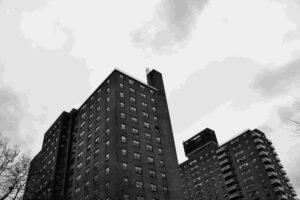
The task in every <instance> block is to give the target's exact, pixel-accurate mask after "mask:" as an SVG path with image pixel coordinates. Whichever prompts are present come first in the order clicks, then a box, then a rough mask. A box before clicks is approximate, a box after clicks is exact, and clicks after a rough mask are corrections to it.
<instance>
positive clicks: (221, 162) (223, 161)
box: [220, 159, 230, 165]
mask: <svg viewBox="0 0 300 200" xmlns="http://www.w3.org/2000/svg"><path fill="white" fill-rule="evenodd" d="M228 163H230V161H229V160H228V159H225V160H222V161H220V165H224V164H228Z"/></svg>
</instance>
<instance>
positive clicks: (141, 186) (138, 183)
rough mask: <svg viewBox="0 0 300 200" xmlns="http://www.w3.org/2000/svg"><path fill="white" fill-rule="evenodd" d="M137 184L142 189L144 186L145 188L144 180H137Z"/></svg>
mask: <svg viewBox="0 0 300 200" xmlns="http://www.w3.org/2000/svg"><path fill="white" fill-rule="evenodd" d="M135 186H136V188H138V189H142V188H143V182H142V181H136V184H135Z"/></svg>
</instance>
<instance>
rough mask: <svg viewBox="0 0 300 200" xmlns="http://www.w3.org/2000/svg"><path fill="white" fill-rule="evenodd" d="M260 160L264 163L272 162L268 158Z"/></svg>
mask: <svg viewBox="0 0 300 200" xmlns="http://www.w3.org/2000/svg"><path fill="white" fill-rule="evenodd" d="M261 160H262V161H263V163H265V164H271V163H272V161H271V159H270V158H262V159H261Z"/></svg>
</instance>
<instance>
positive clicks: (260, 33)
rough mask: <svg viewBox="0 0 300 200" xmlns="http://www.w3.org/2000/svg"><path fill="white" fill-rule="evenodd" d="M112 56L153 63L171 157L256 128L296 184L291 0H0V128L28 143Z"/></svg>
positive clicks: (299, 16)
mask: <svg viewBox="0 0 300 200" xmlns="http://www.w3.org/2000/svg"><path fill="white" fill-rule="evenodd" d="M115 67H118V68H120V69H122V70H123V71H125V72H127V73H129V74H131V75H133V76H135V77H138V78H139V79H142V80H144V81H146V74H145V68H146V67H150V68H154V69H156V70H158V71H160V72H162V73H163V76H164V81H165V87H166V90H167V97H168V102H169V107H170V112H171V118H172V124H173V129H174V134H175V140H176V146H177V153H178V157H179V161H180V162H182V161H184V160H185V156H184V153H183V148H182V142H183V140H187V139H188V138H189V137H191V136H193V135H194V134H196V133H198V132H199V131H201V130H202V129H204V128H206V127H209V128H211V129H213V130H215V131H216V133H217V137H218V139H219V142H220V143H221V144H222V143H224V142H226V141H228V140H229V139H230V138H232V137H233V136H235V135H237V134H239V133H241V132H243V131H244V130H246V129H254V128H259V129H261V130H262V131H264V132H265V133H266V134H267V136H268V137H269V138H270V139H271V140H272V141H273V143H274V146H275V148H276V150H277V152H278V154H279V157H280V158H281V160H282V162H283V165H284V167H285V169H286V170H287V173H288V175H289V176H290V178H291V180H292V183H293V185H294V187H295V189H296V190H297V192H298V194H300V168H299V165H300V158H299V154H300V135H299V136H297V135H296V134H295V130H296V128H295V127H294V126H293V124H292V123H291V122H290V120H297V119H298V120H300V103H297V99H298V100H299V99H300V90H299V89H300V1H299V0H226V1H224V0H151V1H149V0H128V1H124V0H110V1H99V0H51V1H50V0H27V1H19V0H0V132H1V133H2V134H3V135H4V136H6V137H8V138H9V139H10V140H11V141H12V142H13V143H16V144H18V145H20V146H21V147H22V149H24V150H30V151H31V153H32V155H34V154H36V153H37V152H38V151H39V150H40V149H41V145H42V139H43V134H44V132H45V131H46V130H47V129H48V128H49V126H50V125H51V124H52V123H53V122H54V120H55V119H56V118H57V117H58V115H59V114H60V113H61V112H62V111H63V110H66V111H70V110H71V109H72V108H73V107H75V108H77V107H78V106H79V105H80V104H81V103H83V101H84V100H85V99H86V98H87V97H88V95H89V94H90V93H91V92H92V91H93V90H94V89H95V88H96V87H97V86H98V85H99V84H100V83H101V82H102V81H103V80H104V78H105V77H106V76H107V75H108V74H109V73H110V72H111V71H112V70H113V69H114V68H115ZM299 101H300V100H299Z"/></svg>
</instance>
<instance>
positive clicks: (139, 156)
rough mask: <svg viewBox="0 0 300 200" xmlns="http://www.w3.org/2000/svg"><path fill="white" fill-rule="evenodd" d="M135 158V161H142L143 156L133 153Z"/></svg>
mask: <svg viewBox="0 0 300 200" xmlns="http://www.w3.org/2000/svg"><path fill="white" fill-rule="evenodd" d="M133 157H134V159H135V160H141V154H139V153H133Z"/></svg>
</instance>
